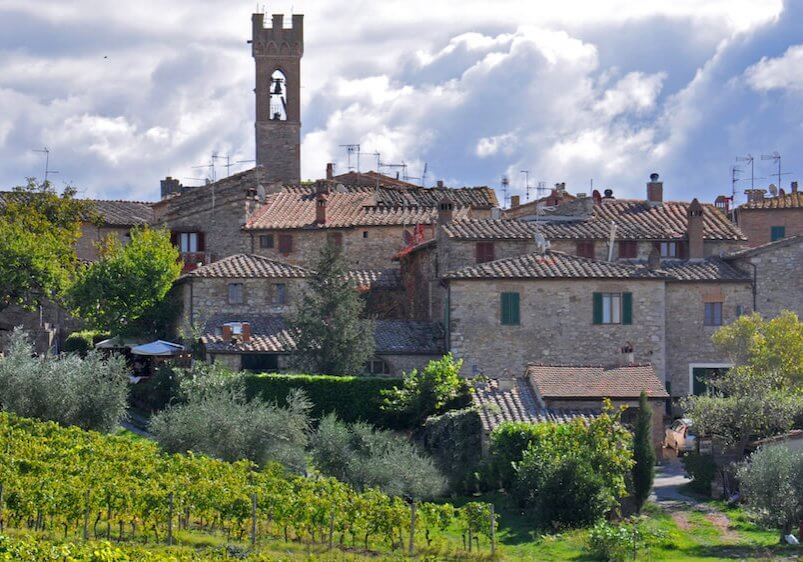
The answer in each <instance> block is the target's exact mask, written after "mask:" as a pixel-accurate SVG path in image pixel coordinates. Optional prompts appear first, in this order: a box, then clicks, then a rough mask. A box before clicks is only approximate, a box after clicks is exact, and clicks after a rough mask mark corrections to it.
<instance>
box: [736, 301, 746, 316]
mask: <svg viewBox="0 0 803 562" xmlns="http://www.w3.org/2000/svg"><path fill="white" fill-rule="evenodd" d="M739 316H744V307H743V306H742V305H740V304H737V305H736V318H739Z"/></svg>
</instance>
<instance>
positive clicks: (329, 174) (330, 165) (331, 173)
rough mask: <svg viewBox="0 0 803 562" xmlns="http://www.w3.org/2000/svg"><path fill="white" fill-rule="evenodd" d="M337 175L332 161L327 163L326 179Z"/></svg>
mask: <svg viewBox="0 0 803 562" xmlns="http://www.w3.org/2000/svg"><path fill="white" fill-rule="evenodd" d="M334 177H335V165H334V163H332V162H327V163H326V179H328V180H330V179H332V178H334Z"/></svg>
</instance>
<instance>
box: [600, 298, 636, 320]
mask: <svg viewBox="0 0 803 562" xmlns="http://www.w3.org/2000/svg"><path fill="white" fill-rule="evenodd" d="M593 318H594V324H632V323H633V293H594V311H593Z"/></svg>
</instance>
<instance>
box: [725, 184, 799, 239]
mask: <svg viewBox="0 0 803 562" xmlns="http://www.w3.org/2000/svg"><path fill="white" fill-rule="evenodd" d="M771 189H773V194H772V195H770V196H768V195H767V190H765V189H748V190H747V191H746V193H747V202H746V203H744V204H742V205H739V206H738V207H736V208H735V209H734V210H733V219H734V221H735V223H736V224H737V225H739V228H740V229H741V230H742V231H743V232H744V233H745V235H746V236H747V238H748V244H749V245H750V246H760V245H762V244H766V243H768V242H774V241H775V240H780V239H781V238H785V237H788V236H796V235H798V234H803V193H801V192H800V191H799V190H798V184H797V182H796V181H795V182H792V185H791V188H790V192H789V193H787V192H785V191H784V190H783V189H782V188H775V186H771Z"/></svg>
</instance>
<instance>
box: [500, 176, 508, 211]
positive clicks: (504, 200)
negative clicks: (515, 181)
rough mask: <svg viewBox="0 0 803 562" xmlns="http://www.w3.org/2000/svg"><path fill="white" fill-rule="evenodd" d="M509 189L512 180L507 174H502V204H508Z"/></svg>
mask: <svg viewBox="0 0 803 562" xmlns="http://www.w3.org/2000/svg"><path fill="white" fill-rule="evenodd" d="M508 189H510V180H509V179H508V178H507V176H502V205H504V206H505V207H507V206H508V194H507V192H508Z"/></svg>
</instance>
